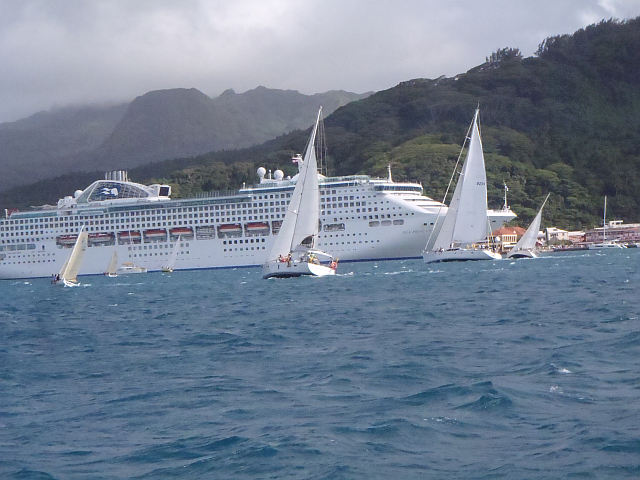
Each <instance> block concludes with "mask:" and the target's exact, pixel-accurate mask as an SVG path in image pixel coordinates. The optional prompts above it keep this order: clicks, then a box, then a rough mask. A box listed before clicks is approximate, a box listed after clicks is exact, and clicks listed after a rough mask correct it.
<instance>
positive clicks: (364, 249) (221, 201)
mask: <svg viewBox="0 0 640 480" xmlns="http://www.w3.org/2000/svg"><path fill="white" fill-rule="evenodd" d="M258 176H259V178H260V182H259V183H258V184H256V185H253V186H251V187H246V188H242V189H240V190H238V191H233V192H211V193H207V194H202V195H199V196H197V197H194V198H184V199H182V198H181V199H175V200H172V199H171V186H170V185H158V184H155V185H148V186H147V185H142V184H139V183H135V182H131V181H129V179H128V176H127V173H126V172H124V171H117V172H109V173H108V174H106V175H105V178H104V180H97V181H95V182H93V183H92V184H91V185H90V186H89V187H87V188H86V189H84V190H78V191H76V192H75V193H74V195H72V196H68V197H65V198H63V199H60V200H59V201H58V204H57V205H55V206H50V205H45V206H41V207H35V208H32V209H31V210H29V211H5V215H4V218H2V219H0V279H17V278H35V277H51V276H52V275H53V274H56V273H57V272H59V271H60V268H61V267H62V265H63V264H64V263H65V261H66V260H67V259H68V257H69V255H70V252H71V250H72V248H73V246H74V244H75V241H76V238H77V236H78V233H79V232H80V230H81V228H84V229H85V230H86V231H87V232H88V234H89V239H88V248H87V250H86V253H85V256H84V260H83V263H82V266H81V267H80V271H79V274H80V275H93V274H102V273H104V272H105V271H106V270H107V267H108V265H109V263H110V262H111V260H112V257H114V252H116V254H117V258H118V261H119V262H120V263H121V264H127V265H135V266H136V267H139V268H143V269H146V270H147V271H149V272H151V271H160V270H161V269H162V266H163V265H165V264H166V262H167V260H168V259H169V257H170V256H171V254H172V252H173V251H174V247H175V244H176V242H178V243H179V246H177V247H176V248H175V250H177V256H176V258H175V263H174V270H179V269H203V268H225V267H244V266H259V265H261V264H262V263H263V262H264V261H265V259H266V257H267V254H268V252H269V251H270V249H271V246H272V244H273V241H274V238H275V236H276V235H277V234H278V230H279V228H280V225H281V224H282V220H283V218H284V215H285V212H286V207H287V202H288V199H289V198H290V196H291V194H292V192H293V188H294V186H295V181H296V177H297V176H296V177H294V178H293V179H291V178H284V175H283V173H282V171H280V170H276V171H275V172H274V173H273V175H272V174H271V172H269V173H268V174H267V172H266V170H265V169H264V168H262V167H261V168H259V169H258ZM319 183H320V202H321V205H320V206H321V214H320V234H319V236H318V237H319V238H318V241H317V248H319V249H321V250H323V251H325V252H327V253H329V254H331V255H332V256H334V257H336V258H339V259H340V261H341V262H345V261H365V260H383V259H406V258H420V257H421V254H422V250H423V249H424V248H425V245H426V244H427V242H428V241H429V240H430V239H432V241H433V240H434V239H435V236H436V234H437V231H436V230H435V229H439V227H440V224H441V222H438V221H437V220H438V219H443V218H444V215H445V214H446V211H447V207H446V206H445V205H443V204H442V203H440V202H438V201H435V200H433V199H431V198H429V197H427V196H425V195H424V194H423V189H422V186H421V185H420V184H417V183H409V182H395V181H393V180H392V178H391V172H390V171H389V175H388V178H372V177H369V176H367V175H352V176H344V177H324V176H322V175H320V179H319ZM489 217H490V219H491V223H492V225H491V226H492V229H495V228H497V227H500V226H502V225H503V223H505V222H508V221H509V220H511V219H513V218H515V214H514V213H513V212H512V211H511V210H510V209H509V208H508V207H506V202H505V206H504V207H503V208H502V209H501V210H490V211H489Z"/></svg>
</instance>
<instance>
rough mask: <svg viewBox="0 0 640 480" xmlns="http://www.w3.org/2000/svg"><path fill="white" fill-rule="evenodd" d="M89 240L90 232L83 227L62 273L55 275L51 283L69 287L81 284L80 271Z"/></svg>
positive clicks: (61, 270)
mask: <svg viewBox="0 0 640 480" xmlns="http://www.w3.org/2000/svg"><path fill="white" fill-rule="evenodd" d="M88 241H89V235H88V233H87V232H86V231H85V230H84V228H83V229H81V230H80V233H79V234H78V238H77V239H76V242H75V244H74V245H73V249H72V250H71V253H70V254H69V258H67V261H66V262H64V265H63V266H62V269H60V273H58V274H57V275H54V276H53V278H52V280H51V283H52V284H54V285H64V286H67V287H75V286H78V285H80V283H79V282H78V278H77V277H78V271H79V270H80V267H81V266H82V260H83V259H84V252H86V251H87V245H88Z"/></svg>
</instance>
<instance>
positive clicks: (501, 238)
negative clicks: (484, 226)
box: [491, 227, 526, 253]
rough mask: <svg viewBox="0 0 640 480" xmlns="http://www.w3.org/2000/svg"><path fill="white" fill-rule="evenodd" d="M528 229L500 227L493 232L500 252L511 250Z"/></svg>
mask: <svg viewBox="0 0 640 480" xmlns="http://www.w3.org/2000/svg"><path fill="white" fill-rule="evenodd" d="M524 232H526V230H525V229H524V228H522V227H500V228H498V229H497V230H494V231H493V233H492V234H491V235H492V236H493V238H494V239H495V240H494V242H495V246H496V249H497V250H498V251H499V252H502V253H504V252H508V251H509V250H511V249H512V248H513V247H514V245H515V244H516V243H518V240H520V237H522V235H524Z"/></svg>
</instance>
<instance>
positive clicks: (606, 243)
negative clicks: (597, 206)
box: [589, 195, 627, 250]
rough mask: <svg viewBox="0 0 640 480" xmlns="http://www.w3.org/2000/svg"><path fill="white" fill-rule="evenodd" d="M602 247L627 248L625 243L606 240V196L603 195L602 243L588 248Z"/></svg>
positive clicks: (596, 248)
mask: <svg viewBox="0 0 640 480" xmlns="http://www.w3.org/2000/svg"><path fill="white" fill-rule="evenodd" d="M602 248H627V246H626V245H623V244H622V243H618V242H617V241H616V240H607V196H606V195H605V196H604V213H603V214H602V243H593V244H591V245H589V250H598V249H602Z"/></svg>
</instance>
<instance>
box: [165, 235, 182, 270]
mask: <svg viewBox="0 0 640 480" xmlns="http://www.w3.org/2000/svg"><path fill="white" fill-rule="evenodd" d="M180 240H181V237H180V236H178V240H176V244H175V245H174V246H173V250H172V251H171V256H170V257H169V262H168V263H167V264H166V265H165V266H164V267H162V271H163V272H173V265H174V264H175V263H176V258H178V248H179V246H180Z"/></svg>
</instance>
